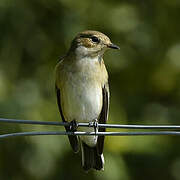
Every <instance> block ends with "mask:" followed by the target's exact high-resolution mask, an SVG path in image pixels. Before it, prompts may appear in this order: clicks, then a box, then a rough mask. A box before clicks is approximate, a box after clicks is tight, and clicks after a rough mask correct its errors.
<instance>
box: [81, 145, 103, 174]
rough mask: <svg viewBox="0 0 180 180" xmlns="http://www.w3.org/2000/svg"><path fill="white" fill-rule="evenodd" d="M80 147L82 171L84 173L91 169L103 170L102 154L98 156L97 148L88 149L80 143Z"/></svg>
mask: <svg viewBox="0 0 180 180" xmlns="http://www.w3.org/2000/svg"><path fill="white" fill-rule="evenodd" d="M81 145H82V146H81V147H82V148H81V151H82V166H83V169H84V170H85V171H88V170H89V169H91V168H94V169H96V170H104V157H103V154H101V155H99V154H98V152H97V147H96V146H95V147H89V146H88V145H87V144H85V143H84V142H81Z"/></svg>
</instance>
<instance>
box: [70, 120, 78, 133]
mask: <svg viewBox="0 0 180 180" xmlns="http://www.w3.org/2000/svg"><path fill="white" fill-rule="evenodd" d="M77 128H78V123H77V121H76V120H72V121H71V122H70V123H69V129H70V131H71V132H75V131H77Z"/></svg>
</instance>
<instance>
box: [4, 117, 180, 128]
mask: <svg viewBox="0 0 180 180" xmlns="http://www.w3.org/2000/svg"><path fill="white" fill-rule="evenodd" d="M0 122H2V123H16V124H34V125H55V126H69V123H68V122H55V121H52V122H50V121H33V120H20V119H6V118H0ZM78 126H79V127H80V126H81V127H93V123H78ZM97 126H98V127H103V128H121V129H162V130H164V129H166V130H167V129H174V130H180V125H123V124H98V125H97Z"/></svg>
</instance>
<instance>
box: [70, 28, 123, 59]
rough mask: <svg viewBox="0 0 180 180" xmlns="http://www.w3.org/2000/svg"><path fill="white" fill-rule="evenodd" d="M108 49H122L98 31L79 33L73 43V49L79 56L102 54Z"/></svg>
mask: <svg viewBox="0 0 180 180" xmlns="http://www.w3.org/2000/svg"><path fill="white" fill-rule="evenodd" d="M107 49H120V48H119V47H118V46H116V45H114V44H113V43H112V42H111V41H110V39H109V38H108V37H107V36H106V35H104V34H103V33H101V32H98V31H83V32H81V33H79V34H78V35H77V36H76V37H75V38H74V40H73V41H72V44H71V48H70V50H71V51H74V52H75V53H76V55H77V56H90V57H95V56H102V55H103V53H104V52H105V51H106V50H107Z"/></svg>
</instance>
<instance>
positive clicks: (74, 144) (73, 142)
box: [56, 86, 79, 153]
mask: <svg viewBox="0 0 180 180" xmlns="http://www.w3.org/2000/svg"><path fill="white" fill-rule="evenodd" d="M56 94H57V104H58V107H59V112H60V115H61V118H62V120H63V122H66V120H65V118H64V116H63V112H62V108H61V95H60V89H59V88H58V87H57V86H56ZM65 129H66V131H67V132H68V131H70V128H69V126H66V127H65ZM68 138H69V142H70V144H71V147H72V149H73V151H74V152H75V153H76V152H78V151H79V142H78V137H77V136H68Z"/></svg>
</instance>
